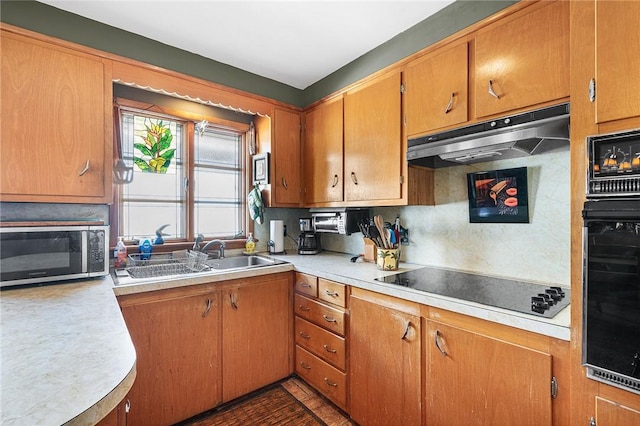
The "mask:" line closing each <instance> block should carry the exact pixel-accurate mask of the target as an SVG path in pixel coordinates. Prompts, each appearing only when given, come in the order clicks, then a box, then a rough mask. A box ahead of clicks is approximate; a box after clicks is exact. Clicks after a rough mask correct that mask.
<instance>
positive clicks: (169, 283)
mask: <svg viewBox="0 0 640 426" xmlns="http://www.w3.org/2000/svg"><path fill="white" fill-rule="evenodd" d="M272 257H274V258H276V259H280V260H284V261H286V262H289V264H285V265H277V266H269V267H264V268H257V269H249V270H244V271H234V272H227V273H224V272H223V273H217V274H211V273H200V274H193V275H190V276H189V278H185V277H184V276H179V277H172V278H167V279H162V280H161V281H158V279H151V280H150V281H145V280H131V279H129V278H125V279H123V280H122V281H121V282H119V283H118V285H117V286H116V287H115V289H114V292H115V293H116V295H118V296H120V295H125V294H132V293H139V292H143V291H153V290H162V289H166V288H173V287H180V286H188V285H195V284H203V283H211V282H216V281H223V280H229V279H236V278H245V277H253V276H257V275H263V274H270V273H276V272H284V271H288V270H292V269H295V270H296V271H298V272H303V273H307V274H310V275H315V276H317V277H321V278H325V279H328V280H332V281H336V282H340V283H342V284H347V285H351V286H354V287H359V288H363V289H366V290H371V291H375V292H378V293H383V294H386V295H389V296H394V297H398V298H401V299H405V300H411V301H415V302H418V303H422V304H425V305H429V306H433V307H436V308H441V309H446V310H449V311H454V312H458V313H461V314H466V315H469V316H472V317H475V318H480V319H484V320H488V321H493V322H497V323H500V324H505V325H509V326H512V327H515V328H518V329H522V330H527V331H532V332H534V333H539V334H543V335H546V336H550V337H555V338H557V339H561V340H567V341H568V340H569V338H570V329H569V326H570V318H571V313H570V306H568V307H567V308H565V309H563V310H562V311H560V312H559V313H558V314H557V315H556V316H555V317H553V318H543V317H539V316H536V315H529V314H522V313H518V312H514V311H510V310H506V309H501V308H496V307H492V306H487V305H482V304H479V303H474V302H468V301H464V300H460V299H455V298H451V297H446V296H440V295H437V294H433V293H426V292H424V291H420V290H415V289H412V288H407V287H401V286H397V285H393V284H386V283H382V282H379V281H375V278H378V277H382V276H387V275H393V274H396V273H398V272H403V271H407V270H411V269H417V268H422V267H424V266H425V265H418V264H410V263H404V262H400V266H399V269H398V270H397V271H390V272H385V271H380V270H378V269H377V268H376V265H375V264H373V263H368V262H363V261H362V259H358V261H357V262H356V263H353V262H350V259H351V258H352V257H353V255H351V254H344V253H334V252H326V251H325V252H322V253H320V254H317V255H306V256H305V255H298V254H282V255H275V256H272Z"/></svg>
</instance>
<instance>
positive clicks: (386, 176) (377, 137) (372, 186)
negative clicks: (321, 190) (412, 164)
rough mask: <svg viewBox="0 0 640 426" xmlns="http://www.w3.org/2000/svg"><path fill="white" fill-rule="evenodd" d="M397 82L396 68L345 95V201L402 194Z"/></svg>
mask: <svg viewBox="0 0 640 426" xmlns="http://www.w3.org/2000/svg"><path fill="white" fill-rule="evenodd" d="M400 84H401V73H400V72H399V71H395V72H392V73H390V74H385V75H383V76H381V77H378V78H376V79H374V80H372V81H371V82H368V83H366V84H365V85H364V86H363V87H358V88H355V89H353V90H352V91H349V92H347V93H346V94H345V96H344V177H345V183H344V186H345V188H344V195H345V201H371V200H397V199H400V198H401V197H402V193H401V189H402V185H401V178H402V164H401V162H402V161H403V159H404V158H405V156H404V153H403V152H402V150H403V144H402V140H401V139H402V129H401V121H402V117H401V95H400Z"/></svg>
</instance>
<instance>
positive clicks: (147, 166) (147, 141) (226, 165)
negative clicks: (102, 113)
mask: <svg viewBox="0 0 640 426" xmlns="http://www.w3.org/2000/svg"><path fill="white" fill-rule="evenodd" d="M120 112H121V122H122V132H121V133H122V134H121V138H122V156H123V159H124V160H125V162H126V163H127V164H128V165H133V168H134V177H133V181H132V182H131V183H130V184H127V185H121V186H119V187H118V188H119V189H120V191H119V194H118V202H117V212H118V235H122V236H124V237H125V239H126V240H133V239H140V238H149V237H154V236H155V231H156V229H158V228H159V227H161V226H163V225H169V226H167V227H166V228H165V230H164V232H165V233H167V234H169V235H167V236H165V237H164V239H165V241H166V242H170V241H172V240H173V241H193V240H194V238H195V235H197V234H203V235H204V236H205V238H206V239H210V238H225V239H230V238H234V237H236V238H237V237H240V236H243V235H246V234H247V229H246V228H247V224H248V222H247V217H246V216H247V215H246V204H245V193H246V182H245V180H246V178H245V174H246V173H245V170H246V161H245V155H246V153H245V137H244V131H243V126H244V127H247V126H246V125H244V124H242V123H240V124H239V125H238V129H232V128H230V127H231V126H228V125H226V126H224V127H223V126H218V125H207V126H206V127H205V128H204V129H200V128H196V125H195V124H196V122H195V121H192V120H193V118H194V117H193V114H191V115H190V120H184V119H183V118H182V117H179V116H178V114H174V115H168V114H160V113H156V112H149V111H147V110H142V109H133V108H127V107H121V109H120ZM199 118H200V117H199ZM201 119H202V118H201ZM167 132H168V134H169V135H170V136H167V135H166V133H167ZM169 140H170V142H168V141H169Z"/></svg>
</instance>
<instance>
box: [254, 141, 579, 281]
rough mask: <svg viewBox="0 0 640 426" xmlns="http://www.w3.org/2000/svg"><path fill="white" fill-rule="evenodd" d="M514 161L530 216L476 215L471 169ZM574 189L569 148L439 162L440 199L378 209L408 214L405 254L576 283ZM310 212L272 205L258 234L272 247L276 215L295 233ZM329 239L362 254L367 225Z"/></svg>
mask: <svg viewBox="0 0 640 426" xmlns="http://www.w3.org/2000/svg"><path fill="white" fill-rule="evenodd" d="M514 167H527V174H528V190H529V223H514V224H504V223H470V222H469V209H468V208H469V203H468V195H467V173H471V172H478V171H488V170H497V169H508V168H514ZM569 191H570V160H569V151H562V152H558V153H549V154H544V155H538V156H533V157H527V158H519V159H513V160H502V161H500V162H487V163H480V164H474V165H468V166H456V167H448V168H443V169H437V170H436V172H435V199H436V205H435V206H408V207H379V208H372V214H381V215H383V216H384V218H385V219H386V220H387V221H390V222H391V221H393V220H394V219H395V217H396V214H400V217H401V220H402V225H403V226H404V227H406V228H408V229H409V242H410V244H409V246H403V247H402V256H401V259H402V260H403V261H405V262H411V263H418V264H424V265H430V266H438V267H445V268H454V269H460V270H465V271H471V272H479V273H483V274H487V275H495V276H500V277H508V278H516V279H523V280H530V281H541V282H548V283H556V284H560V285H569V284H570V197H569ZM309 216H310V215H309V213H308V210H306V209H267V210H266V212H265V222H264V224H263V225H256V236H257V237H258V238H259V239H260V241H261V243H262V244H265V246H264V247H266V241H267V240H268V239H269V220H271V219H283V220H284V221H285V224H286V225H287V229H288V234H289V235H290V236H292V237H293V238H294V239H295V238H296V237H297V236H298V234H299V228H298V219H299V218H300V217H309ZM321 240H322V246H323V248H324V249H325V250H331V251H337V252H342V253H352V254H358V253H362V252H363V248H364V245H363V242H362V234H360V233H357V234H353V235H351V236H344V235H334V234H322V237H321ZM258 248H259V249H263V247H260V246H259V247H258ZM285 248H286V249H287V250H292V251H295V242H294V241H293V240H292V239H290V238H285ZM401 265H402V264H401Z"/></svg>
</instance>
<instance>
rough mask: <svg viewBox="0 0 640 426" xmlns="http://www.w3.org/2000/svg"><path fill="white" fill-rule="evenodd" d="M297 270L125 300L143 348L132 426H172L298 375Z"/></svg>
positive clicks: (129, 419)
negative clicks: (294, 295) (294, 293)
mask: <svg viewBox="0 0 640 426" xmlns="http://www.w3.org/2000/svg"><path fill="white" fill-rule="evenodd" d="M292 284H293V276H292V273H291V272H286V273H278V274H273V275H264V276H260V277H254V278H247V279H239V280H231V281H224V282H217V283H210V284H200V285H194V286H189V287H182V288H172V289H167V290H160V291H152V292H146V293H139V294H132V295H126V296H120V297H119V298H118V299H119V302H120V307H121V309H122V314H123V316H124V319H125V322H126V324H127V327H128V329H129V333H130V334H131V338H132V340H133V344H134V346H135V349H136V355H137V361H136V369H137V375H136V380H135V382H134V383H133V386H132V388H131V390H130V392H129V396H128V399H129V400H130V401H131V409H130V411H129V413H128V417H127V424H128V425H134V426H135V425H154V426H159V425H170V424H174V423H177V422H179V421H182V420H185V419H187V418H189V417H192V416H194V415H196V414H199V413H202V412H204V411H207V410H209V409H211V408H214V407H215V406H217V405H219V404H220V403H221V402H223V401H228V400H230V399H233V398H235V397H237V396H241V395H243V394H246V393H249V392H251V391H253V390H256V389H258V388H260V387H262V386H265V385H268V384H270V383H273V382H276V381H278V380H280V379H282V378H285V377H287V376H289V375H290V374H291V373H292V372H293V366H292V356H293V309H292V307H291V293H292V287H293V285H292Z"/></svg>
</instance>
